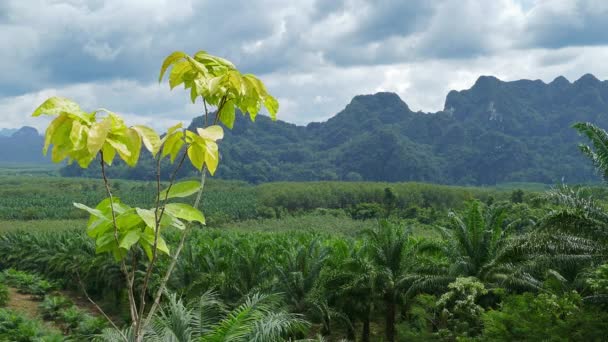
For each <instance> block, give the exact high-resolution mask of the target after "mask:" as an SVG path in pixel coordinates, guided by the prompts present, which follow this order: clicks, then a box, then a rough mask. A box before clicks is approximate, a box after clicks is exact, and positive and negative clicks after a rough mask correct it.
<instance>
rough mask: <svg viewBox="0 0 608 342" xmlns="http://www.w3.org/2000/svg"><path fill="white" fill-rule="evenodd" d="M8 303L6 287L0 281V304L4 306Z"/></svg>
mask: <svg viewBox="0 0 608 342" xmlns="http://www.w3.org/2000/svg"><path fill="white" fill-rule="evenodd" d="M6 303H8V287H6V285H4V284H2V283H0V306H5V305H6Z"/></svg>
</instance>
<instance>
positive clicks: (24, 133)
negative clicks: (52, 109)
mask: <svg viewBox="0 0 608 342" xmlns="http://www.w3.org/2000/svg"><path fill="white" fill-rule="evenodd" d="M5 134H6V135H5ZM43 142H44V138H43V137H42V136H40V134H38V131H37V130H36V129H35V128H33V127H27V126H26V127H22V128H20V129H18V130H8V129H7V130H2V134H0V163H28V164H29V163H48V162H50V161H49V158H45V157H44V156H43V155H42V153H41V150H42V144H43Z"/></svg>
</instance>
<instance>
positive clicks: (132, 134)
mask: <svg viewBox="0 0 608 342" xmlns="http://www.w3.org/2000/svg"><path fill="white" fill-rule="evenodd" d="M120 140H121V142H122V143H124V144H125V145H126V146H127V149H128V150H129V152H130V153H131V154H130V155H126V154H125V155H123V154H121V152H120V151H118V154H119V155H120V158H122V160H124V161H125V163H127V165H129V166H130V167H134V166H135V165H136V164H137V161H138V160H139V153H140V151H141V137H140V136H139V134H138V133H137V132H136V131H135V130H134V129H132V128H129V129H127V131H126V132H125V135H124V137H121V139H120Z"/></svg>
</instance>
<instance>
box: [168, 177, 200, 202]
mask: <svg viewBox="0 0 608 342" xmlns="http://www.w3.org/2000/svg"><path fill="white" fill-rule="evenodd" d="M200 188H201V183H200V182H198V181H185V182H179V183H175V184H173V186H172V187H171V189H169V194H167V190H163V191H162V192H161V193H160V198H161V199H164V198H165V197H166V198H176V197H188V196H191V195H193V194H195V193H196V192H198V191H199V190H200Z"/></svg>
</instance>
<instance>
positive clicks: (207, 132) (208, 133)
mask: <svg viewBox="0 0 608 342" xmlns="http://www.w3.org/2000/svg"><path fill="white" fill-rule="evenodd" d="M196 131H197V132H198V135H200V136H201V137H202V138H203V139H205V140H211V141H217V140H220V139H222V138H224V129H223V128H222V127H221V126H219V125H213V126H209V127H207V128H197V129H196Z"/></svg>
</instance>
